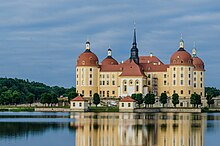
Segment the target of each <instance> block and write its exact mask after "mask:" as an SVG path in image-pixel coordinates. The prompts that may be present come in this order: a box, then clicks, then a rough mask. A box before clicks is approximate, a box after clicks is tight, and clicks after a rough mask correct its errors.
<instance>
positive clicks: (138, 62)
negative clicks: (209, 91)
mask: <svg viewBox="0 0 220 146" xmlns="http://www.w3.org/2000/svg"><path fill="white" fill-rule="evenodd" d="M204 72H205V69H204V62H203V61H202V60H201V59H200V58H199V57H198V56H197V53H196V48H195V47H194V48H193V49H192V54H190V53H188V52H187V51H186V50H185V48H184V41H183V39H182V38H181V40H180V44H179V49H177V51H176V52H174V53H173V54H172V55H171V57H170V64H164V63H163V62H162V61H160V60H159V59H158V58H157V57H156V56H153V55H152V54H150V55H149V56H139V54H138V48H137V42H136V30H135V29H134V38H133V43H132V48H131V49H130V58H128V59H127V60H126V61H124V62H122V63H118V62H117V61H116V60H115V59H114V58H113V56H112V50H111V49H110V48H109V49H108V55H107V57H106V58H105V59H104V60H103V61H102V62H101V63H99V59H98V57H97V56H96V55H95V53H93V52H92V51H91V48H90V42H89V41H87V42H86V49H85V51H84V52H83V53H82V54H80V55H79V57H78V59H77V64H76V91H77V93H80V94H82V95H84V97H85V98H91V97H92V96H93V94H94V93H98V94H99V95H100V97H103V98H112V97H114V98H119V97H120V98H123V97H125V96H127V95H130V96H131V95H132V94H133V93H142V94H143V95H146V94H147V93H149V92H151V93H154V94H155V95H156V96H160V94H161V93H163V92H166V93H167V95H168V96H172V94H173V93H177V94H178V95H179V98H180V105H181V106H189V104H190V96H191V94H193V93H194V92H196V93H197V94H199V95H201V97H204V94H205V93H204Z"/></svg>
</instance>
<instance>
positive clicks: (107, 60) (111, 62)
mask: <svg viewBox="0 0 220 146" xmlns="http://www.w3.org/2000/svg"><path fill="white" fill-rule="evenodd" d="M102 65H118V62H117V61H116V60H115V59H114V58H112V57H111V56H108V57H106V58H105V59H104V60H103V61H102Z"/></svg>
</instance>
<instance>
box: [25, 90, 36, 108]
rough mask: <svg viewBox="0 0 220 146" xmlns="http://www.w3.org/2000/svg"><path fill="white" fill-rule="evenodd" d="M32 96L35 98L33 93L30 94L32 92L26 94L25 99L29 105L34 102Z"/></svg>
mask: <svg viewBox="0 0 220 146" xmlns="http://www.w3.org/2000/svg"><path fill="white" fill-rule="evenodd" d="M34 98H35V96H34V94H32V93H29V94H28V96H27V98H26V100H27V103H29V104H30V106H31V104H32V103H34Z"/></svg>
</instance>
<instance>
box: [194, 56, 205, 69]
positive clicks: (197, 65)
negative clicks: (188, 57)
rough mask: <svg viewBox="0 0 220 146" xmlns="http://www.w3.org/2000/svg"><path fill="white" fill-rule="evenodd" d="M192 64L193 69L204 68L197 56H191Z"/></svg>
mask: <svg viewBox="0 0 220 146" xmlns="http://www.w3.org/2000/svg"><path fill="white" fill-rule="evenodd" d="M193 65H194V66H195V70H198V71H204V70H205V65H204V62H203V61H202V59H200V58H199V57H193Z"/></svg>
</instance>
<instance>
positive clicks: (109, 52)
mask: <svg viewBox="0 0 220 146" xmlns="http://www.w3.org/2000/svg"><path fill="white" fill-rule="evenodd" d="M108 57H112V50H111V49H110V47H109V48H108Z"/></svg>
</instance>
